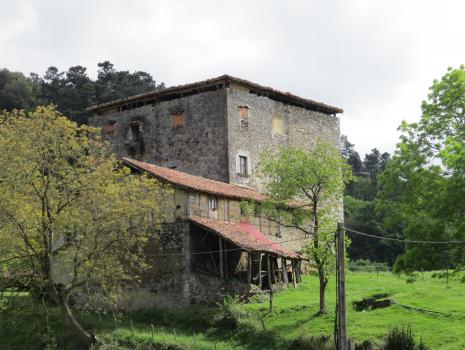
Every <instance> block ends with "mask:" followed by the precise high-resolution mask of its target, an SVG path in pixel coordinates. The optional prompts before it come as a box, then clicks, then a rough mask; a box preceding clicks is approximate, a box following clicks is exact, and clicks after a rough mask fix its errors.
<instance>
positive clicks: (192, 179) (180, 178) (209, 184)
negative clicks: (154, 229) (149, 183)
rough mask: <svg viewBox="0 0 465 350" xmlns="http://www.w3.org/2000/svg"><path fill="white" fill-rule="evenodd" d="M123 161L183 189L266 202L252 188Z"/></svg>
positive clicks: (131, 160)
mask: <svg viewBox="0 0 465 350" xmlns="http://www.w3.org/2000/svg"><path fill="white" fill-rule="evenodd" d="M123 161H124V162H125V163H126V164H127V165H129V166H131V167H133V168H135V169H137V170H140V171H145V172H147V173H149V174H150V175H153V176H154V177H156V178H157V179H159V180H161V181H163V182H169V183H171V184H174V185H177V186H179V187H182V188H186V189H191V190H195V191H199V192H204V193H209V194H214V195H217V196H219V197H225V198H234V199H251V200H255V201H258V202H261V201H263V200H265V195H264V194H262V193H260V192H258V191H255V190H253V189H251V188H247V187H243V186H238V185H234V184H228V183H225V182H220V181H215V180H210V179H206V178H203V177H201V176H195V175H191V174H187V173H184V172H182V171H178V170H174V169H169V168H164V167H160V166H157V165H153V164H149V163H144V162H140V161H137V160H134V159H130V158H123Z"/></svg>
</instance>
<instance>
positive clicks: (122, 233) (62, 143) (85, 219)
mask: <svg viewBox="0 0 465 350" xmlns="http://www.w3.org/2000/svg"><path fill="white" fill-rule="evenodd" d="M99 134H100V133H99V130H98V129H96V128H91V127H88V126H78V125H77V124H76V123H74V122H71V121H69V120H68V119H66V118H65V117H64V116H63V115H61V114H60V113H58V112H57V111H56V110H55V108H54V107H38V108H37V109H36V110H35V111H34V112H32V113H25V112H22V111H15V112H11V113H3V114H1V115H0V149H1V150H2V152H1V153H0V174H1V175H0V194H1V200H0V268H1V270H2V271H3V273H2V274H1V275H0V289H2V290H5V289H8V288H10V289H11V288H20V289H23V290H29V291H31V292H36V293H45V294H46V295H47V296H48V297H49V298H51V300H53V301H54V302H55V303H56V304H57V305H58V306H59V307H60V308H61V310H62V312H63V315H64V317H65V319H66V321H67V322H68V324H69V325H70V326H71V328H72V329H73V330H74V332H75V334H76V336H77V338H78V339H79V340H80V341H81V342H83V343H86V344H89V343H91V342H93V341H95V338H94V337H93V335H92V334H90V333H89V332H88V331H86V330H85V329H84V328H83V327H82V326H81V325H80V323H79V322H78V320H77V319H76V318H75V317H74V314H73V311H72V307H71V304H70V299H72V298H73V297H76V296H79V298H80V300H81V302H83V303H85V302H87V303H88V305H92V306H93V307H95V306H96V305H103V304H105V303H116V302H117V300H118V297H119V296H120V294H121V291H122V290H123V289H124V287H125V286H126V285H128V284H130V283H134V282H137V280H138V278H139V277H138V276H140V273H141V272H142V271H143V270H144V268H145V267H146V264H145V258H144V255H143V252H142V249H143V247H144V244H145V243H146V241H147V239H148V237H149V235H150V234H151V230H154V229H156V228H157V226H158V223H159V222H160V220H161V219H162V217H163V215H162V210H161V209H160V208H159V205H160V203H161V202H162V195H163V192H162V190H161V187H159V186H158V184H157V182H156V181H155V180H154V179H149V178H147V177H144V176H136V175H130V171H129V170H128V169H127V168H125V167H122V166H120V164H119V163H118V161H117V160H116V159H115V157H114V156H113V155H112V154H110V153H109V151H108V150H107V146H106V144H105V143H103V142H102V141H101V140H100V138H99ZM84 296H85V298H84Z"/></svg>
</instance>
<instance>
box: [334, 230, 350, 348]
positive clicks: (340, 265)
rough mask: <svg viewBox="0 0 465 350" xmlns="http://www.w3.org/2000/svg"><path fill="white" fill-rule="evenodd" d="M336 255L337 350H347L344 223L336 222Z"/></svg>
mask: <svg viewBox="0 0 465 350" xmlns="http://www.w3.org/2000/svg"><path fill="white" fill-rule="evenodd" d="M336 250H337V251H336V255H337V281H338V284H337V299H338V300H337V301H338V315H337V321H338V323H337V326H338V327H337V345H338V349H337V350H348V334H347V316H346V280H345V270H344V258H345V247H344V225H343V224H342V223H338V224H337V241H336Z"/></svg>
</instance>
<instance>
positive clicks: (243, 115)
mask: <svg viewBox="0 0 465 350" xmlns="http://www.w3.org/2000/svg"><path fill="white" fill-rule="evenodd" d="M239 118H240V123H241V128H248V127H249V107H247V106H242V107H239Z"/></svg>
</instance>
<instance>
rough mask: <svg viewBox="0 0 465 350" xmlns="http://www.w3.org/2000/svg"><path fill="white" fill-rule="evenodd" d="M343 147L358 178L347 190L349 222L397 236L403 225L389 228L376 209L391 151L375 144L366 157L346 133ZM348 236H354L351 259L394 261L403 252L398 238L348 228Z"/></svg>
mask: <svg viewBox="0 0 465 350" xmlns="http://www.w3.org/2000/svg"><path fill="white" fill-rule="evenodd" d="M341 151H342V155H343V156H344V158H345V159H346V160H347V162H348V164H349V165H350V166H351V168H352V173H353V174H354V176H355V180H354V181H352V182H349V183H348V184H347V186H346V188H345V191H344V221H345V224H346V226H347V227H349V228H351V229H354V230H357V231H361V232H365V233H369V234H373V235H377V236H383V237H393V236H396V233H397V232H398V231H397V229H400V227H394V228H390V229H386V228H385V227H384V219H385V218H384V216H383V215H382V214H380V213H377V211H376V196H377V192H378V177H379V175H380V174H381V173H382V172H383V171H384V170H385V169H386V166H387V164H388V162H389V160H390V159H391V155H390V154H389V153H387V152H384V153H381V152H380V151H379V150H378V149H377V148H373V149H372V150H371V152H370V153H368V154H365V157H364V158H363V160H362V158H361V157H360V154H359V153H358V152H357V151H356V150H355V148H354V144H352V143H350V141H349V140H348V138H347V136H345V135H342V136H341ZM348 236H349V238H350V240H351V244H350V245H349V249H348V253H349V257H350V259H351V260H359V259H366V260H370V261H373V262H385V263H388V264H389V265H392V264H394V262H395V260H396V258H397V256H399V255H400V254H402V252H403V247H402V245H401V244H399V243H396V242H390V241H383V240H376V239H367V237H364V236H359V235H356V234H352V233H351V232H348Z"/></svg>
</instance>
